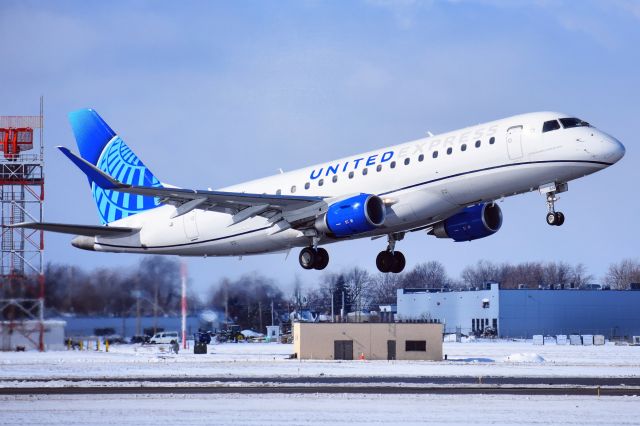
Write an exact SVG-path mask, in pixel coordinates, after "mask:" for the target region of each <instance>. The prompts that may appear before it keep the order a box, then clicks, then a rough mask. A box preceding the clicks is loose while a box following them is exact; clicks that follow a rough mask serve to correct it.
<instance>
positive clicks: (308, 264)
mask: <svg viewBox="0 0 640 426" xmlns="http://www.w3.org/2000/svg"><path fill="white" fill-rule="evenodd" d="M316 257H318V256H316V251H315V250H314V249H313V247H305V248H303V249H302V250H300V255H299V256H298V261H299V262H300V266H302V267H303V268H304V269H313V267H314V265H315V262H316ZM328 258H329V256H327V261H328V260H329V259H328Z"/></svg>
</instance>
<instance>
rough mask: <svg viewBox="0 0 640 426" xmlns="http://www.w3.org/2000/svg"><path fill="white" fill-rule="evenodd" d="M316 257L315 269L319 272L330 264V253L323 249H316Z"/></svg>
mask: <svg viewBox="0 0 640 426" xmlns="http://www.w3.org/2000/svg"><path fill="white" fill-rule="evenodd" d="M315 254H316V257H315V259H314V261H313V269H317V270H318V271H320V270H322V269H324V268H326V267H327V265H328V264H329V253H327V251H326V250H325V249H323V248H318V249H316V253H315Z"/></svg>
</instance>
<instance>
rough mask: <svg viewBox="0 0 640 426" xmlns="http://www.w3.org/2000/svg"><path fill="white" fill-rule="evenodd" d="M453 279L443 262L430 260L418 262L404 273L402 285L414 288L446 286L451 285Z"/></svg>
mask: <svg viewBox="0 0 640 426" xmlns="http://www.w3.org/2000/svg"><path fill="white" fill-rule="evenodd" d="M450 283H451V279H450V278H449V277H448V276H447V272H446V270H445V268H444V266H443V265H442V263H440V262H437V261H434V260H432V261H430V262H424V263H419V264H417V265H416V266H415V267H414V268H413V269H411V270H410V271H408V272H406V273H404V274H403V275H402V285H403V286H404V287H413V288H444V287H447V286H448V285H450Z"/></svg>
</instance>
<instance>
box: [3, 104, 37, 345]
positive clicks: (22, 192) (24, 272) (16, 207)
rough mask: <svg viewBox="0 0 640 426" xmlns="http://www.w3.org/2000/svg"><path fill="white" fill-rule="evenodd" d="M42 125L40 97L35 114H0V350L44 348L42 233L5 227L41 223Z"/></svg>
mask: <svg viewBox="0 0 640 426" xmlns="http://www.w3.org/2000/svg"><path fill="white" fill-rule="evenodd" d="M43 127H44V116H43V100H42V98H41V99H40V115H35V116H0V204H1V208H2V212H1V215H2V218H1V220H2V240H1V241H0V245H1V250H0V251H1V253H0V254H1V258H0V350H14V349H16V347H15V346H16V343H15V342H16V341H17V340H18V337H20V341H21V342H25V341H26V342H29V344H30V346H31V345H32V346H31V347H30V348H31V349H33V348H35V349H39V350H41V351H42V350H44V318H43V316H44V274H43V254H44V238H43V232H42V231H36V230H30V229H22V228H8V227H6V226H7V225H11V224H14V223H20V222H42V219H43V217H42V211H43V202H44V144H43ZM23 344H24V343H23ZM30 348H26V349H30Z"/></svg>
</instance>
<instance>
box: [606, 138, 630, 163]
mask: <svg viewBox="0 0 640 426" xmlns="http://www.w3.org/2000/svg"><path fill="white" fill-rule="evenodd" d="M608 139H609V141H608V147H607V154H608V155H607V157H608V158H607V161H611V162H612V163H617V162H618V161H620V159H622V157H624V154H625V152H626V150H625V148H624V145H622V143H621V142H620V141H619V140H618V139H616V138H613V137H610V138H608Z"/></svg>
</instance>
